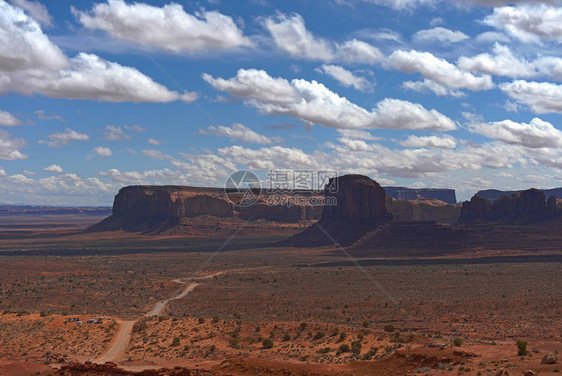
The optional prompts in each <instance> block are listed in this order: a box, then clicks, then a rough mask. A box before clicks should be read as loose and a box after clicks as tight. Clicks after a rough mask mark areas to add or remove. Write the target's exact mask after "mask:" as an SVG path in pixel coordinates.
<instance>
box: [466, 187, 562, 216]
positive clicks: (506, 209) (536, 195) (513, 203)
mask: <svg viewBox="0 0 562 376" xmlns="http://www.w3.org/2000/svg"><path fill="white" fill-rule="evenodd" d="M558 215H559V213H558V210H557V207H556V198H554V197H551V198H550V199H549V200H548V202H547V201H546V196H545V194H544V193H543V192H542V191H540V190H538V189H534V188H531V189H528V190H526V191H522V192H520V193H515V194H512V195H510V196H502V197H499V198H497V199H496V200H494V201H493V203H492V202H491V201H490V200H488V199H485V198H482V197H479V196H474V197H472V199H471V200H470V201H468V202H465V203H463V206H462V210H461V216H460V218H459V224H472V223H478V222H481V223H488V222H497V223H503V224H527V223H538V222H543V221H546V220H548V219H552V218H555V217H557V216H558Z"/></svg>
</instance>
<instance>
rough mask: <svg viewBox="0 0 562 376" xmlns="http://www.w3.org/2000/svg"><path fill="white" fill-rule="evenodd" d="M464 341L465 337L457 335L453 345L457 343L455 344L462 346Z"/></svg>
mask: <svg viewBox="0 0 562 376" xmlns="http://www.w3.org/2000/svg"><path fill="white" fill-rule="evenodd" d="M463 342H464V341H463V339H462V338H461V337H455V338H453V345H455V346H457V347H459V346H462V344H463Z"/></svg>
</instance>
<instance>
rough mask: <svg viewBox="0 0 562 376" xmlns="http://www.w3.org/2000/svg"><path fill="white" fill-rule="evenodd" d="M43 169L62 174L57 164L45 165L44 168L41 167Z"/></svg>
mask: <svg viewBox="0 0 562 376" xmlns="http://www.w3.org/2000/svg"><path fill="white" fill-rule="evenodd" d="M43 171H46V172H55V173H58V174H62V172H63V170H62V167H61V166H59V165H58V164H52V165H50V166H48V167H45V168H44V169H43Z"/></svg>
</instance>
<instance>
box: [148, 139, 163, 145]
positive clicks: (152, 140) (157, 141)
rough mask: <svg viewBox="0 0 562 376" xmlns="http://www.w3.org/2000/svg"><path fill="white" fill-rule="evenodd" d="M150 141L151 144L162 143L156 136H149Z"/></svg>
mask: <svg viewBox="0 0 562 376" xmlns="http://www.w3.org/2000/svg"><path fill="white" fill-rule="evenodd" d="M148 143H149V144H150V145H156V146H158V145H162V141H160V140H157V139H155V138H149V139H148Z"/></svg>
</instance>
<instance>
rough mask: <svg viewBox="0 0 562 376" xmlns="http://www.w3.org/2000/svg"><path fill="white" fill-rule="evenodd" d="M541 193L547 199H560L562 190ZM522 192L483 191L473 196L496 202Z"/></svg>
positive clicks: (549, 190)
mask: <svg viewBox="0 0 562 376" xmlns="http://www.w3.org/2000/svg"><path fill="white" fill-rule="evenodd" d="M541 191H542V192H543V193H544V194H545V195H546V196H547V197H548V196H554V197H556V198H557V199H562V188H552V189H541ZM521 192H522V191H500V190H497V189H484V190H481V191H478V192H476V195H475V196H478V197H482V198H487V199H488V200H490V201H494V200H497V199H498V198H500V197H502V196H511V195H516V194H519V193H521Z"/></svg>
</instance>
